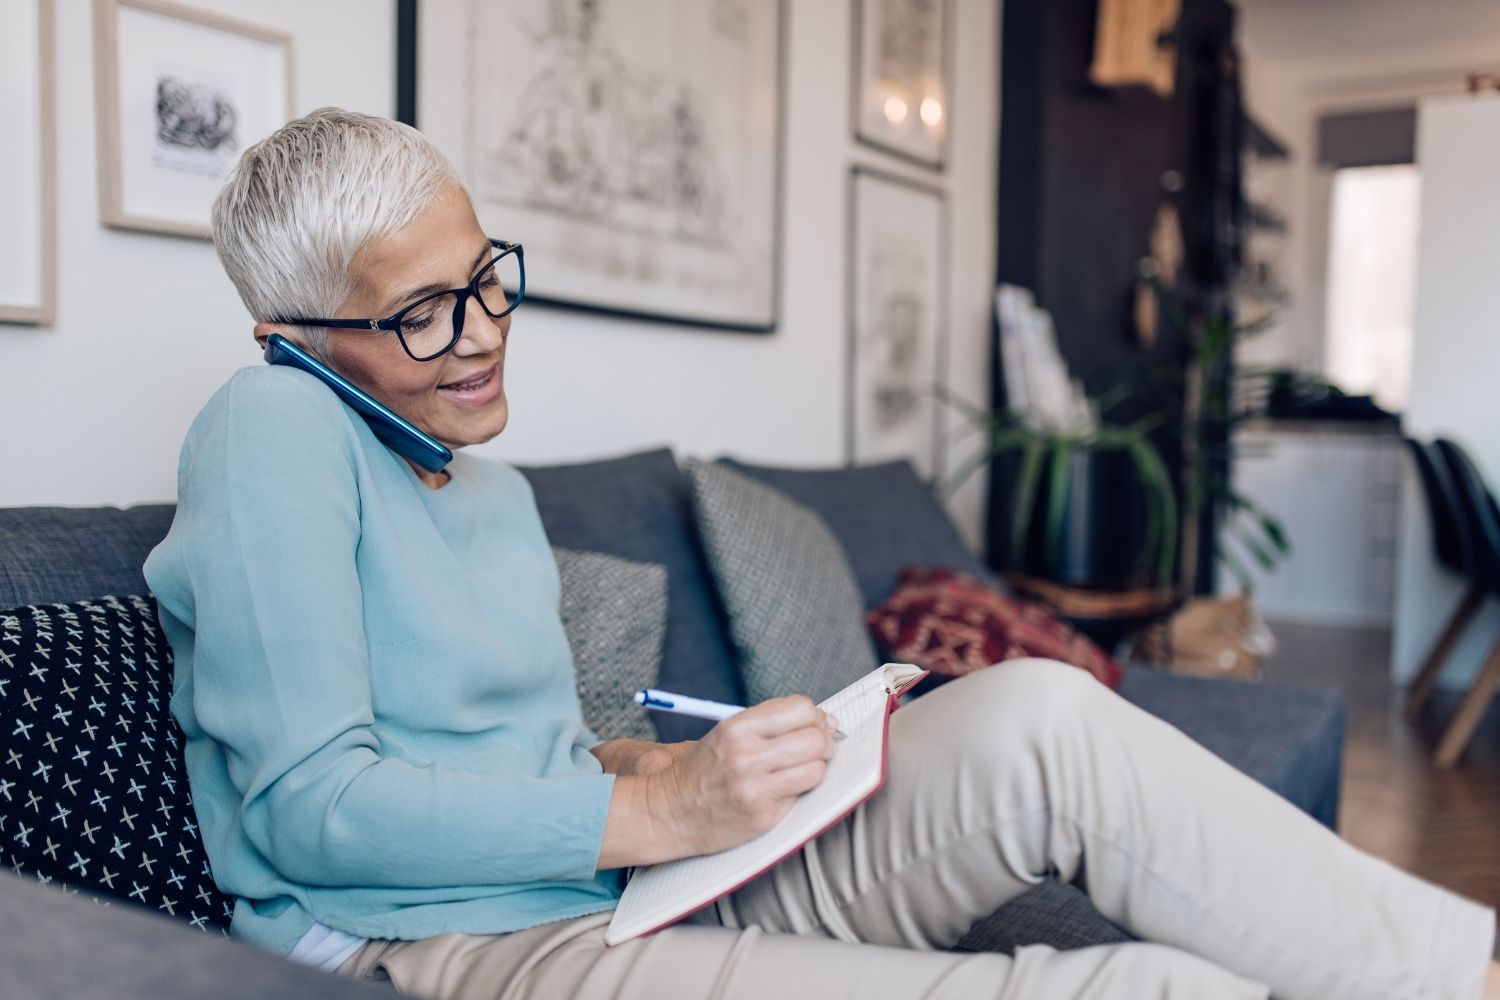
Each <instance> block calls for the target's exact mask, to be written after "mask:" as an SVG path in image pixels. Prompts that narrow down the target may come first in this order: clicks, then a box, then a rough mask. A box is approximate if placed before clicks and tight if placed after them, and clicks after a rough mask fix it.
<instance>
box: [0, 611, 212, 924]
mask: <svg viewBox="0 0 1500 1000" xmlns="http://www.w3.org/2000/svg"><path fill="white" fill-rule="evenodd" d="M171 664H172V651H171V648H170V647H169V646H168V645H167V641H166V638H165V637H164V636H163V635H162V632H161V626H160V624H158V622H157V619H156V605H155V602H153V601H151V600H150V599H148V598H144V597H119V598H116V597H102V598H99V599H97V600H93V601H81V602H78V603H74V604H68V605H63V604H49V605H47V606H46V607H25V608H19V609H17V610H14V611H7V612H0V717H3V718H4V719H5V720H6V723H5V725H4V726H0V862H3V863H4V865H5V866H6V867H9V868H10V869H11V870H12V871H14V872H15V873H16V874H18V875H29V876H32V877H35V878H36V879H38V880H39V881H42V882H52V881H56V882H59V883H66V884H69V885H72V886H75V887H78V888H80V889H85V890H87V891H89V892H91V893H94V894H97V895H100V896H108V897H114V898H116V899H121V900H127V901H129V902H133V903H137V904H139V905H142V906H147V907H151V908H154V909H158V910H161V911H162V912H164V913H168V914H171V915H173V916H176V917H179V918H180V919H182V920H185V921H187V922H188V923H190V924H192V925H193V926H195V927H198V928H199V929H200V930H205V931H206V930H210V929H214V930H220V929H223V928H226V927H227V926H228V924H229V915H230V905H229V900H228V898H227V897H225V896H224V895H223V894H221V893H220V892H219V890H218V889H217V888H216V887H215V885H214V882H213V877H212V875H211V874H210V872H209V866H208V860H207V858H206V856H205V855H204V851H203V842H202V840H201V839H200V837H199V833H198V826H197V823H196V814H195V813H194V811H193V806H192V797H191V796H190V795H189V793H188V782H187V773H186V768H185V766H184V764H183V759H182V733H181V731H180V730H179V729H178V728H177V723H176V722H175V721H173V719H172V716H171V711H170V700H171V690H172V685H171Z"/></svg>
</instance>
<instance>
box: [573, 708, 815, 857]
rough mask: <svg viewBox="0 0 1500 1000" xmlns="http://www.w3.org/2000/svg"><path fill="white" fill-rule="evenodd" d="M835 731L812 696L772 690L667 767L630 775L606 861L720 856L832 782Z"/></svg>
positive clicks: (622, 782) (615, 803) (606, 843)
mask: <svg viewBox="0 0 1500 1000" xmlns="http://www.w3.org/2000/svg"><path fill="white" fill-rule="evenodd" d="M835 729H836V724H835V722H834V720H833V719H832V718H830V717H829V716H828V714H827V713H825V712H823V711H822V710H821V709H819V708H818V707H817V706H816V705H814V704H813V703H812V701H811V700H810V699H808V698H805V697H802V696H800V695H798V696H794V697H790V698H773V699H772V700H770V701H766V702H762V703H761V704H759V705H756V706H754V707H752V708H748V709H746V710H745V711H743V712H740V713H739V714H738V715H734V716H732V717H730V718H728V719H725V720H724V721H723V722H720V723H719V724H718V725H716V726H715V727H714V728H713V729H711V730H710V731H709V733H708V735H707V736H705V737H704V738H703V739H702V740H700V741H697V742H695V743H690V744H677V745H678V746H684V747H685V749H683V750H681V751H679V752H678V754H677V757H676V759H675V760H673V761H672V762H671V763H670V765H668V766H667V767H665V768H664V769H662V770H660V771H657V772H654V773H646V774H621V776H620V777H617V778H616V779H615V786H614V791H613V794H612V795H611V796H610V800H609V814H608V817H607V818H606V820H605V824H604V840H603V843H602V845H601V847H600V851H599V867H600V868H621V867H624V866H626V865H651V864H657V863H658V862H662V861H671V860H673V859H675V858H684V857H690V856H692V855H697V854H711V853H713V852H715V851H722V850H727V849H728V848H731V847H735V846H737V845H739V844H742V843H744V842H745V841H747V840H750V839H751V838H752V837H755V836H758V835H759V834H761V833H764V832H765V831H767V830H769V829H770V828H771V827H773V826H775V825H776V823H777V822H779V821H780V820H781V817H783V816H785V815H786V813H787V810H789V809H791V807H792V803H793V802H795V801H796V799H797V796H799V795H801V794H802V793H803V792H806V791H808V790H809V789H811V788H814V787H816V786H817V785H818V783H819V782H821V781H822V780H823V775H824V774H825V773H826V771H827V767H828V759H829V758H830V757H831V756H832V755H833V732H834V730H835ZM606 745H607V744H601V746H606ZM648 745H649V744H648ZM601 759H602V758H601Z"/></svg>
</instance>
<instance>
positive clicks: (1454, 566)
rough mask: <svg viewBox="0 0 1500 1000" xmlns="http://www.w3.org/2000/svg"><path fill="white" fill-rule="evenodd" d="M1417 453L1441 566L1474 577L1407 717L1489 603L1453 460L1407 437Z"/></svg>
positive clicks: (1412, 694) (1415, 689) (1417, 685)
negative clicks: (1450, 467)
mask: <svg viewBox="0 0 1500 1000" xmlns="http://www.w3.org/2000/svg"><path fill="white" fill-rule="evenodd" d="M1406 445H1407V448H1408V449H1409V450H1410V452H1411V458H1412V465H1413V466H1415V467H1416V470H1417V478H1418V480H1419V481H1420V482H1421V484H1422V495H1423V496H1424V497H1425V498H1426V500H1427V512H1428V515H1429V519H1430V520H1431V523H1432V549H1433V555H1434V556H1435V557H1436V558H1437V561H1438V564H1439V565H1441V566H1443V567H1444V568H1445V569H1447V570H1449V571H1450V572H1453V573H1455V574H1457V575H1458V576H1460V577H1462V578H1463V579H1464V580H1466V581H1468V584H1469V585H1468V587H1467V589H1466V590H1465V591H1464V596H1463V600H1461V601H1459V603H1458V606H1457V607H1456V608H1454V609H1453V614H1452V615H1451V616H1450V617H1449V619H1448V624H1447V625H1445V626H1443V630H1442V632H1441V633H1439V634H1438V638H1437V641H1436V642H1435V643H1433V645H1432V649H1431V651H1429V652H1428V654H1427V657H1426V658H1425V659H1424V660H1423V661H1422V666H1421V668H1420V669H1418V671H1417V676H1416V680H1414V681H1413V682H1412V685H1411V688H1410V689H1409V691H1408V692H1407V696H1406V718H1407V719H1408V720H1411V719H1415V718H1416V717H1417V712H1418V711H1419V710H1420V709H1421V707H1422V705H1423V703H1424V702H1426V701H1427V696H1428V695H1430V694H1431V693H1432V688H1433V685H1434V684H1436V683H1437V679H1438V675H1439V674H1441V673H1442V671H1443V664H1444V663H1445V662H1447V660H1448V656H1449V655H1450V654H1451V653H1452V652H1453V647H1454V646H1456V645H1457V644H1458V640H1459V638H1460V637H1462V635H1463V634H1464V630H1465V629H1467V628H1468V627H1469V623H1470V622H1472V621H1473V620H1474V615H1475V614H1476V613H1478V611H1479V608H1480V607H1481V606H1482V605H1483V604H1484V595H1485V590H1484V587H1482V586H1481V585H1480V583H1479V565H1478V558H1477V556H1478V552H1477V550H1476V548H1475V546H1474V544H1473V542H1472V540H1471V539H1470V537H1469V524H1468V520H1467V519H1466V518H1465V516H1464V512H1463V506H1462V504H1461V503H1460V501H1459V497H1458V491H1457V489H1456V488H1455V486H1454V484H1453V477H1452V476H1451V475H1450V474H1449V472H1448V465H1447V462H1446V461H1445V460H1444V459H1443V458H1442V457H1441V456H1439V455H1438V454H1437V453H1436V450H1435V446H1434V445H1430V444H1423V443H1422V442H1421V441H1418V440H1417V439H1415V438H1407V439H1406Z"/></svg>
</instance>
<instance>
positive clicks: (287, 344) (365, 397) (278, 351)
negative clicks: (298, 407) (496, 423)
mask: <svg viewBox="0 0 1500 1000" xmlns="http://www.w3.org/2000/svg"><path fill="white" fill-rule="evenodd" d="M266 361H267V363H269V364H273V365H286V366H288V367H290V368H298V369H301V370H302V371H305V372H307V373H308V374H309V375H311V376H312V377H313V378H316V379H317V380H318V381H320V382H322V383H323V384H324V385H326V386H328V388H330V389H332V390H333V391H334V394H335V395H337V396H338V397H339V399H342V400H343V401H344V402H345V404H347V405H348V406H349V407H350V408H351V409H352V410H354V412H355V413H358V414H359V415H360V416H361V417H364V419H365V423H367V424H369V425H370V430H371V431H373V432H374V433H375V436H376V437H377V438H379V439H380V440H381V442H382V443H383V444H385V446H386V447H387V448H390V449H391V450H392V451H394V452H395V453H396V454H398V455H400V456H401V457H402V458H406V459H410V460H411V461H412V462H415V463H416V464H417V465H419V466H421V467H422V468H424V469H426V470H427V471H428V472H441V471H442V470H443V467H444V466H446V465H447V464H448V463H449V462H451V461H453V452H451V451H449V450H448V449H447V448H446V447H444V446H443V445H442V444H441V443H439V442H438V440H437V439H436V438H434V437H432V436H431V435H430V434H428V433H427V432H426V431H424V430H422V429H421V428H419V427H417V425H416V424H413V423H412V422H411V421H409V420H406V419H404V418H402V417H400V416H398V415H397V414H396V412H395V411H394V410H392V409H391V408H390V407H388V406H386V405H385V404H384V403H382V402H380V400H378V399H376V398H375V397H374V396H371V395H370V394H369V393H367V392H365V391H364V390H363V389H361V388H359V386H357V385H355V384H354V383H353V382H350V381H349V380H348V379H346V378H344V376H342V375H340V374H339V373H338V372H336V371H334V370H333V369H332V368H329V367H328V366H327V365H325V364H323V362H321V361H319V360H318V359H317V358H315V357H313V356H312V355H311V354H308V353H307V352H306V351H304V350H303V349H302V348H300V347H298V346H297V345H296V344H294V343H292V342H291V341H290V340H287V339H286V338H285V337H283V336H282V335H281V334H279V333H273V334H271V336H270V337H268V338H267V339H266Z"/></svg>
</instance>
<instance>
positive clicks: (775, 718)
mask: <svg viewBox="0 0 1500 1000" xmlns="http://www.w3.org/2000/svg"><path fill="white" fill-rule="evenodd" d="M827 720H828V713H826V712H824V711H823V710H822V709H821V708H819V707H818V706H817V705H814V704H813V703H812V699H811V698H809V697H807V696H806V695H801V694H794V695H788V696H787V697H784V698H772V699H770V700H769V701H763V702H761V703H760V704H759V705H752V706H751V707H749V708H747V709H745V710H744V711H743V712H740V713H739V714H737V715H733V716H731V717H730V718H728V719H726V720H725V721H723V722H721V723H719V725H721V726H726V727H728V726H734V727H736V728H740V729H744V730H747V731H749V732H751V733H754V734H755V735H757V736H763V737H771V736H780V735H781V734H782V733H789V732H792V731H794V730H797V729H805V728H807V727H809V726H826V725H827V724H828V721H827Z"/></svg>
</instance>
